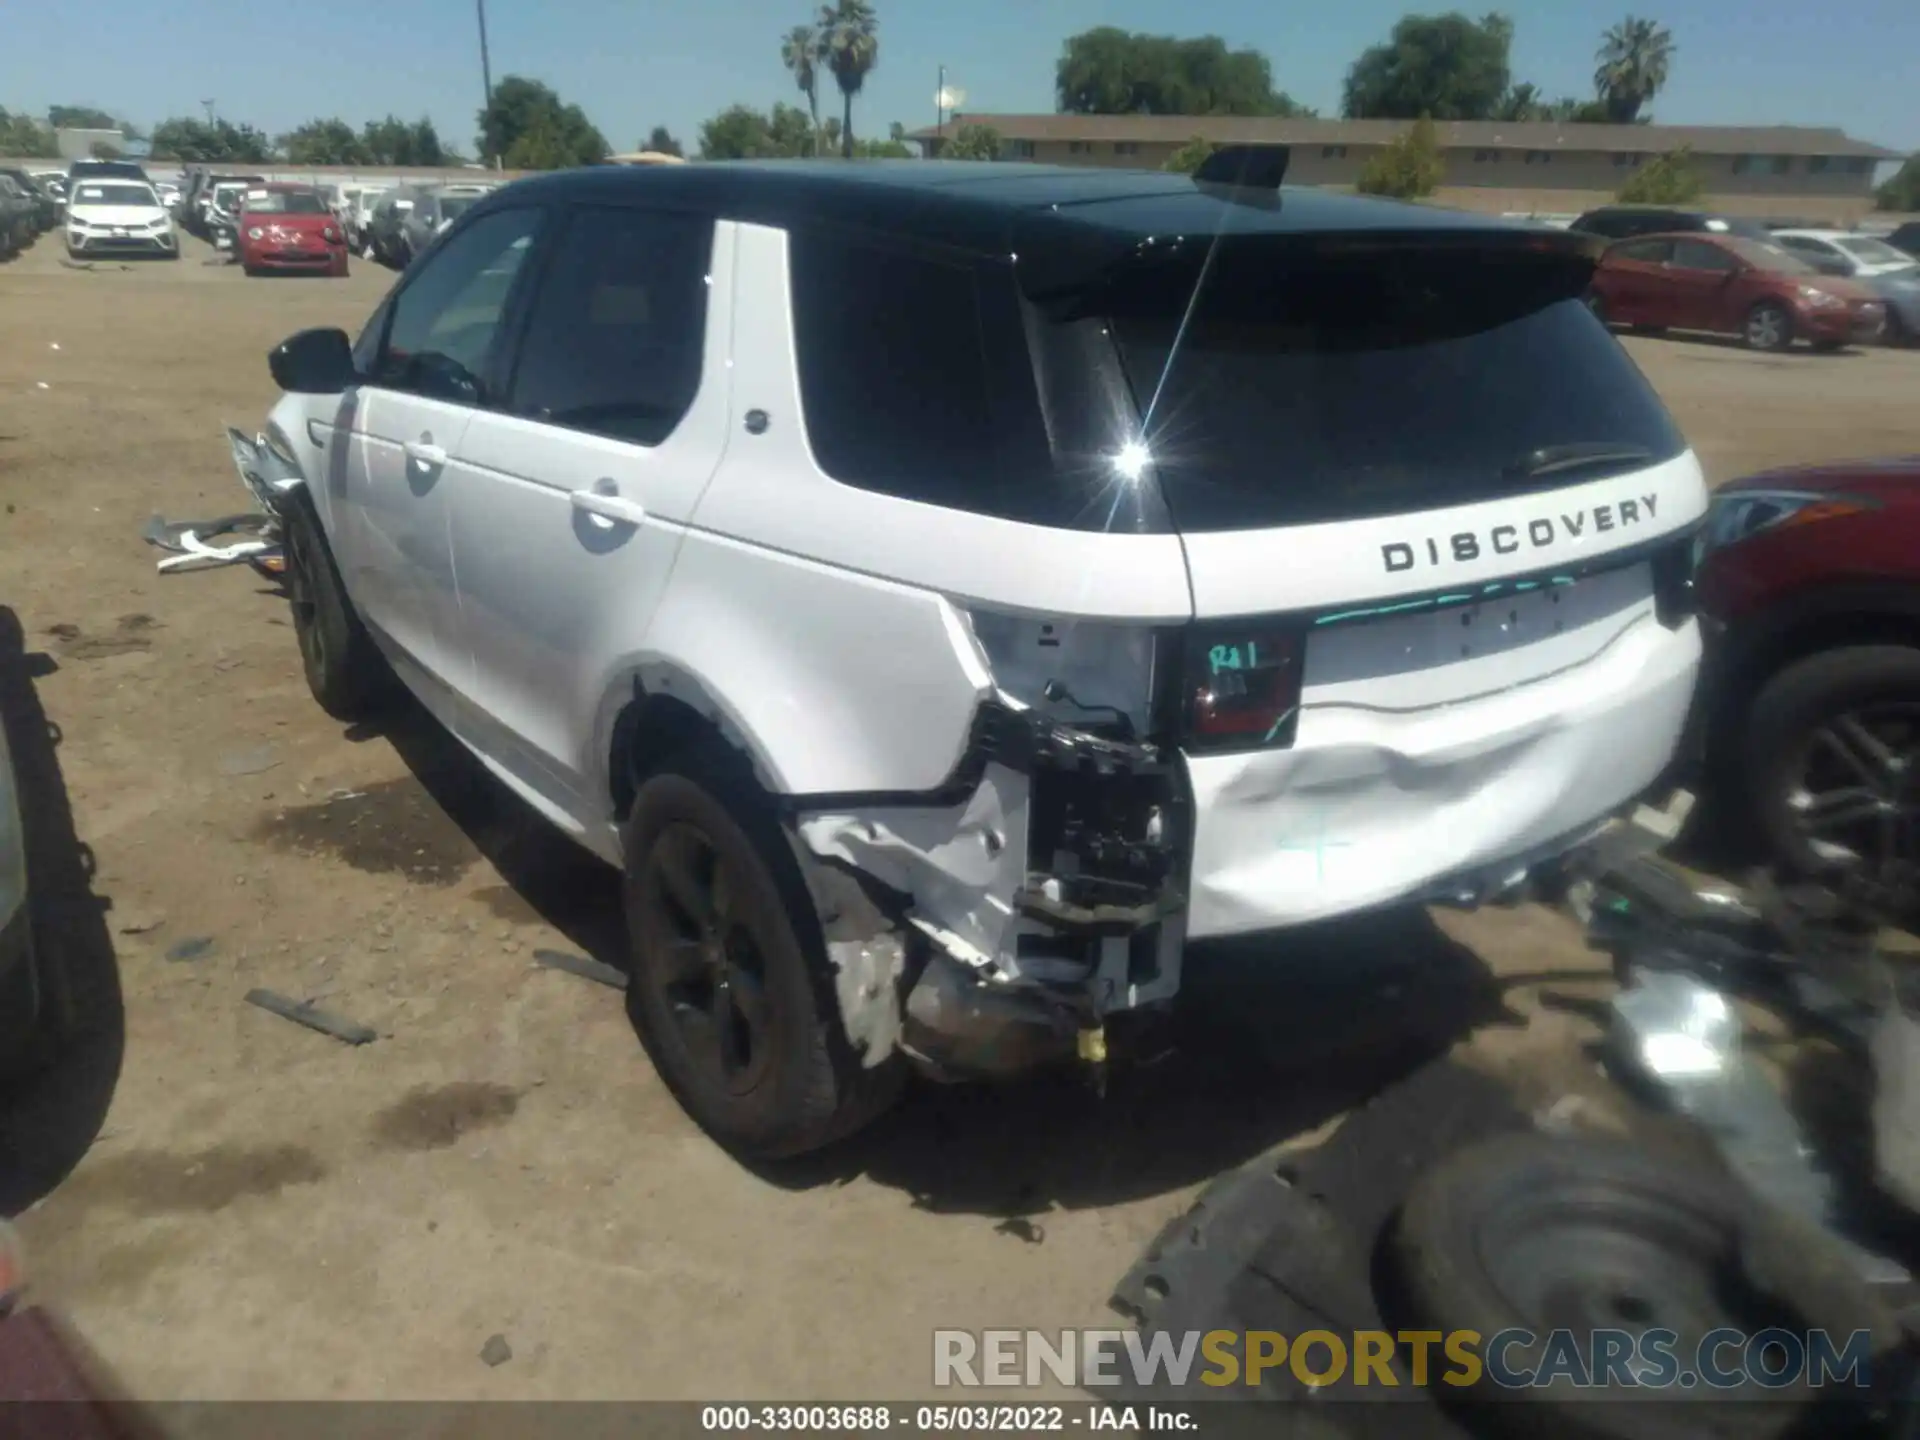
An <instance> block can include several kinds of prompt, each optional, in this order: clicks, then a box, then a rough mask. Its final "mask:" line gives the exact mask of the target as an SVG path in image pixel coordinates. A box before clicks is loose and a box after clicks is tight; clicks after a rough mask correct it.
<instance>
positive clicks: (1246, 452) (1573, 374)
mask: <svg viewBox="0 0 1920 1440" xmlns="http://www.w3.org/2000/svg"><path fill="white" fill-rule="evenodd" d="M1261 259H1262V257H1250V256H1242V257H1240V258H1239V260H1238V261H1237V262H1235V263H1234V264H1221V265H1217V266H1216V267H1215V269H1214V270H1213V272H1212V273H1210V275H1209V277H1208V280H1207V283H1206V284H1205V285H1204V286H1203V287H1202V288H1201V292H1200V295H1199V298H1198V300H1197V302H1196V303H1194V305H1193V307H1192V315H1191V318H1190V319H1187V320H1186V321H1185V322H1184V323H1185V326H1186V328H1185V332H1184V334H1182V335H1180V336H1179V343H1178V345H1177V347H1176V344H1175V340H1176V335H1177V334H1179V332H1180V330H1181V326H1182V323H1183V313H1184V309H1185V304H1184V297H1186V296H1190V295H1191V294H1192V288H1191V286H1185V287H1182V286H1178V285H1171V284H1169V285H1165V286H1161V287H1156V288H1154V289H1153V290H1151V291H1150V292H1148V291H1143V292H1141V293H1139V294H1138V295H1137V296H1136V297H1135V298H1134V299H1132V300H1131V301H1129V300H1127V299H1125V298H1122V299H1121V300H1119V301H1118V302H1117V303H1116V305H1115V313H1114V316H1113V326H1112V328H1113V333H1114V336H1115V340H1116V342H1117V344H1118V347H1119V350H1120V354H1121V358H1122V361H1123V363H1124V367H1125V370H1126V373H1127V377H1128V381H1129V384H1130V385H1131V387H1132V390H1133V394H1134V398H1135V402H1136V404H1137V406H1138V408H1139V409H1140V411H1141V412H1142V414H1143V415H1145V416H1146V420H1145V428H1144V431H1143V434H1144V437H1145V441H1146V445H1147V449H1148V451H1149V453H1150V454H1151V455H1152V457H1153V463H1154V467H1155V470H1156V471H1157V473H1158V475H1159V478H1160V482H1161V487H1162V489H1163V491H1164V493H1165V497H1166V501H1167V504H1168V507H1169V508H1170V510H1171V511H1172V515H1173V521H1174V523H1175V525H1176V526H1177V527H1178V528H1179V529H1182V530H1187V531H1211V530H1235V529H1257V528H1264V527H1267V526H1280V525H1305V524H1313V523H1316V522H1321V521H1334V520H1352V519H1360V518H1365V517H1371V516H1379V515H1392V514H1400V513H1405V512H1412V511H1419V510H1429V509H1437V508H1440V507H1444V506H1450V505H1460V504H1466V503H1469V502H1472V501H1478V500H1489V499H1494V498H1496V497H1499V496H1502V495H1508V494H1518V493H1525V492H1530V491H1539V490H1545V489H1552V488H1557V487H1560V486H1565V485H1570V484H1577V483H1580V482H1583V481H1587V480H1592V479H1597V478H1600V477H1601V476H1603V475H1605V474H1608V473H1623V472H1625V471H1630V470H1635V469H1640V468H1644V467H1645V466H1646V465H1648V464H1652V463H1655V462H1657V461H1659V460H1664V459H1670V458H1672V457H1673V456H1676V455H1678V454H1680V453H1681V452H1682V451H1683V449H1684V448H1685V442H1684V441H1683V440H1682V438H1681V436H1680V434H1679V432H1678V430H1677V429H1676V428H1675V426H1674V424H1673V422H1672V421H1671V420H1670V419H1669V418H1668V416H1667V413H1666V411H1665V409H1664V408H1663V407H1662V406H1661V404H1660V401H1659V399H1658V398H1657V397H1656V396H1655V395H1654V393H1653V390H1652V388H1651V387H1650V386H1649V385H1648V384H1647V382H1646V380H1645V379H1644V378H1642V376H1641V374H1640V371H1639V370H1638V369H1637V368H1636V367H1635V365H1634V364H1633V362H1632V360H1630V359H1629V358H1628V357H1627V355H1626V353H1625V351H1623V350H1622V349H1621V348H1620V346H1619V344H1618V343H1617V342H1616V341H1615V340H1614V339H1613V337H1612V336H1611V335H1610V334H1608V332H1607V331H1606V329H1605V327H1604V326H1602V325H1601V323H1600V322H1599V321H1598V320H1597V319H1595V318H1594V316H1593V315H1592V314H1591V313H1589V311H1588V310H1587V308H1586V306H1585V304H1584V303H1582V301H1581V300H1580V299H1579V298H1578V292H1579V289H1580V288H1581V286H1580V279H1581V277H1583V276H1584V274H1585V267H1584V266H1576V264H1575V263H1574V262H1569V261H1567V260H1565V259H1561V258H1550V259H1549V258H1531V257H1519V256H1515V257H1510V258H1507V259H1504V260H1500V259H1492V258H1489V257H1486V256H1484V255H1474V254H1465V255H1455V256H1451V257H1449V256H1444V255H1440V254H1437V253H1435V252H1431V251H1425V252H1410V253H1401V254H1391V253H1377V254H1374V255H1371V256H1357V257H1350V258H1343V259H1326V258H1321V259H1316V260H1313V261H1311V262H1309V263H1288V262H1287V261H1286V260H1285V259H1284V258H1279V257H1265V258H1264V263H1261ZM1563 446H1576V447H1605V448H1619V449H1629V450H1636V451H1641V452H1644V453H1645V456H1646V457H1647V458H1645V459H1640V460H1633V461H1627V462H1611V463H1602V464H1599V465H1597V466H1595V467H1593V468H1587V469H1564V468H1563V469H1556V470H1552V471H1550V472H1549V473H1546V474H1527V473H1525V469H1526V467H1525V460H1526V457H1528V456H1530V455H1532V454H1534V453H1535V452H1537V451H1541V450H1553V449H1556V448H1557V447H1563Z"/></svg>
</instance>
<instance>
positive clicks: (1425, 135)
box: [1355, 115, 1446, 200]
mask: <svg viewBox="0 0 1920 1440" xmlns="http://www.w3.org/2000/svg"><path fill="white" fill-rule="evenodd" d="M1445 176H1446V166H1445V164H1443V163H1442V161H1441V159H1440V141H1439V138H1438V137H1437V136H1436V135H1435V133H1434V128H1433V118H1432V117H1431V116H1429V115H1422V116H1421V117H1420V118H1419V119H1418V120H1416V121H1414V122H1413V124H1412V125H1411V126H1409V127H1408V129H1407V133H1406V134H1404V135H1402V136H1401V137H1400V138H1399V139H1397V140H1395V141H1394V142H1393V143H1392V144H1390V145H1387V146H1384V147H1383V148H1382V149H1381V151H1380V153H1379V154H1377V155H1375V156H1373V157H1372V158H1371V159H1369V160H1368V161H1367V163H1366V164H1365V165H1363V166H1361V167H1360V182H1359V184H1358V185H1357V186H1356V187H1355V188H1356V189H1358V190H1359V191H1360V193H1361V194H1362V195H1389V196H1392V197H1393V198H1394V199H1396V200H1417V199H1419V198H1420V197H1421V196H1422V195H1431V194H1432V193H1433V192H1434V191H1435V190H1438V189H1439V188H1440V181H1441V180H1442V179H1443V178H1445Z"/></svg>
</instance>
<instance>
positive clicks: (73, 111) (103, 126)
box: [47, 105, 122, 130]
mask: <svg viewBox="0 0 1920 1440" xmlns="http://www.w3.org/2000/svg"><path fill="white" fill-rule="evenodd" d="M47 123H48V124H49V125H51V126H53V128H54V129H56V130H119V129H121V128H122V127H121V124H120V122H119V121H118V120H116V119H114V118H113V116H111V115H109V114H108V113H107V112H106V111H104V110H101V109H99V108H98V107H96V106H93V105H49V106H48V107H47Z"/></svg>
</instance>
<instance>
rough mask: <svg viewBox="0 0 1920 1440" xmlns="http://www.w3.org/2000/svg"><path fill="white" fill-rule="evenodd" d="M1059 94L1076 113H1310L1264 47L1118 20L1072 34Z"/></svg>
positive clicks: (1058, 69) (1059, 73) (1057, 80)
mask: <svg viewBox="0 0 1920 1440" xmlns="http://www.w3.org/2000/svg"><path fill="white" fill-rule="evenodd" d="M1053 85H1054V98H1055V101H1056V103H1057V104H1058V106H1059V108H1060V109H1061V110H1062V111H1064V112H1066V113H1068V114H1073V115H1288V116H1293V115H1306V114H1309V113H1311V112H1309V111H1307V110H1306V109H1304V108H1303V107H1302V106H1300V105H1298V104H1296V103H1295V102H1294V100H1293V99H1292V97H1290V96H1288V95H1285V94H1283V93H1281V92H1280V91H1277V90H1275V89H1274V88H1273V66H1272V65H1271V64H1270V63H1269V62H1268V60H1267V57H1266V56H1264V55H1262V54H1261V53H1260V52H1259V51H1257V50H1229V49H1228V48H1227V42H1226V41H1224V40H1222V39H1221V38H1220V37H1219V36H1218V35H1202V36H1199V37H1197V38H1194V39H1181V38H1179V37H1178V36H1173V35H1147V34H1136V33H1133V32H1130V31H1127V30H1122V29H1119V28H1118V27H1116V26H1112V25H1101V26H1097V27H1095V28H1094V29H1092V30H1085V31H1082V32H1081V33H1080V34H1078V35H1070V36H1068V37H1067V41H1066V44H1065V45H1064V46H1063V47H1062V48H1061V51H1060V59H1059V60H1058V61H1057V62H1056V63H1055V65H1054V71H1053Z"/></svg>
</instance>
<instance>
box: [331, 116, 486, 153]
mask: <svg viewBox="0 0 1920 1440" xmlns="http://www.w3.org/2000/svg"><path fill="white" fill-rule="evenodd" d="M360 153H361V154H362V155H363V156H364V157H365V158H364V161H356V162H354V163H364V164H368V165H457V164H459V163H460V157H459V156H458V155H456V154H454V152H453V151H451V150H449V149H448V148H447V147H446V146H445V145H444V144H442V143H441V141H440V132H439V131H438V130H436V129H434V128H433V122H432V121H431V120H429V119H427V118H426V117H425V116H424V115H423V116H421V117H420V118H419V119H418V120H415V121H412V122H411V123H409V122H408V121H405V120H402V119H400V118H399V117H398V116H396V115H388V116H387V117H386V118H385V119H382V120H369V121H367V123H366V124H365V125H363V126H361V127H360Z"/></svg>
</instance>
